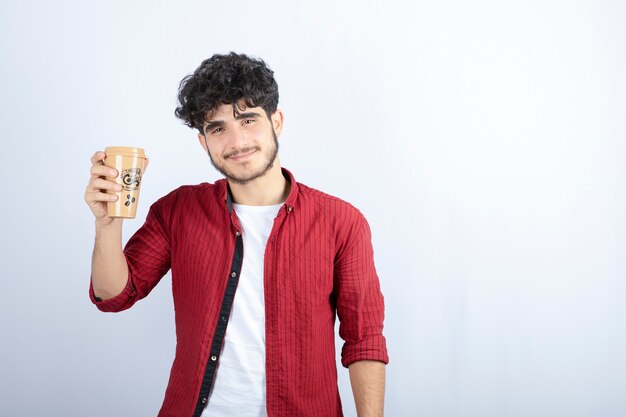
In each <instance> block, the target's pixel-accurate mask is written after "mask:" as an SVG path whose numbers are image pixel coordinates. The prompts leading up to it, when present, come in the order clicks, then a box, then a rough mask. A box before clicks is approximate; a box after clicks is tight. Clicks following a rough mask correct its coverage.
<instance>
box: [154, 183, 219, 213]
mask: <svg viewBox="0 0 626 417" xmlns="http://www.w3.org/2000/svg"><path fill="white" fill-rule="evenodd" d="M220 192H221V184H220V181H217V182H216V183H214V184H212V183H208V182H203V183H201V184H193V185H181V186H179V187H178V188H175V189H174V190H172V191H170V192H169V193H167V194H165V195H164V196H163V197H161V198H159V199H158V200H157V201H156V202H155V203H154V206H157V207H165V206H176V205H179V204H180V203H184V204H194V203H200V202H204V203H205V204H206V203H210V202H211V201H217V200H218V198H219V197H218V196H219V194H220Z"/></svg>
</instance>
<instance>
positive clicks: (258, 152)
mask: <svg viewBox="0 0 626 417" xmlns="http://www.w3.org/2000/svg"><path fill="white" fill-rule="evenodd" d="M241 104H243V103H240V105H241ZM239 108H243V110H241V112H240V113H239V114H233V106H232V105H230V104H222V105H221V106H219V107H218V108H216V109H215V110H213V111H211V112H209V114H208V115H207V117H206V122H205V124H204V132H205V135H204V136H203V135H202V134H199V135H198V139H199V140H200V144H201V145H202V147H203V148H204V149H205V151H207V153H208V154H209V157H210V158H211V163H212V164H213V166H214V167H215V168H216V169H217V170H218V171H220V172H221V173H222V174H223V175H224V176H225V177H226V178H228V179H229V180H230V181H232V182H234V183H237V184H247V183H249V182H250V181H253V180H255V179H257V178H259V177H262V176H263V175H265V174H266V173H267V172H268V171H269V170H270V169H271V168H272V167H273V166H274V161H275V160H276V155H277V154H278V136H277V132H278V134H280V131H281V129H282V118H283V115H282V112H281V111H280V110H277V111H276V112H275V113H274V114H273V115H272V116H271V119H270V118H268V117H267V114H266V113H265V110H263V109H262V108H261V107H250V108H244V107H243V106H240V107H239ZM205 138H206V139H205Z"/></svg>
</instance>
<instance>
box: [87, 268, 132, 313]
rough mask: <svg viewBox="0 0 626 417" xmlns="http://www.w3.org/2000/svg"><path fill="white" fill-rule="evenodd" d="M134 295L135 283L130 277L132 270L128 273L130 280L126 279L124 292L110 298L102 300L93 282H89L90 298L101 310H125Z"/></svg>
mask: <svg viewBox="0 0 626 417" xmlns="http://www.w3.org/2000/svg"><path fill="white" fill-rule="evenodd" d="M134 296H135V288H134V287H133V283H132V281H131V279H130V271H129V274H128V280H127V281H126V286H125V287H124V289H123V290H122V292H121V293H119V294H118V295H116V296H115V297H113V298H109V299H108V300H102V299H100V298H98V297H96V294H95V293H94V291H93V283H92V282H90V283H89V298H90V299H91V302H92V303H94V304H95V305H96V307H98V310H100V311H104V312H117V311H122V310H125V309H127V308H128V307H130V305H131V303H129V301H131V300H132V299H133V297H134Z"/></svg>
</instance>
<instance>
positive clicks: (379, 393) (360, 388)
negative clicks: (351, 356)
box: [348, 361, 385, 417]
mask: <svg viewBox="0 0 626 417" xmlns="http://www.w3.org/2000/svg"><path fill="white" fill-rule="evenodd" d="M348 369H349V370H350V384H351V385H352V393H353V394H354V403H355V405H356V412H357V415H358V416H359V417H383V410H384V399H385V364H384V363H383V362H379V361H357V362H353V363H352V364H350V365H349V366H348Z"/></svg>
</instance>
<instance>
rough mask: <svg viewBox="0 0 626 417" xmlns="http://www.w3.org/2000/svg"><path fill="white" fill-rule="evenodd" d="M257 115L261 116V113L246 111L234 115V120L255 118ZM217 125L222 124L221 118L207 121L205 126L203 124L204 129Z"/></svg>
mask: <svg viewBox="0 0 626 417" xmlns="http://www.w3.org/2000/svg"><path fill="white" fill-rule="evenodd" d="M257 117H261V115H260V114H259V113H256V112H252V111H249V112H246V113H239V114H238V115H237V116H235V120H242V119H256V118H257ZM218 126H224V121H223V120H212V121H210V122H208V123H207V124H206V126H204V130H205V131H207V130H210V129H213V128H214V127H218Z"/></svg>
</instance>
